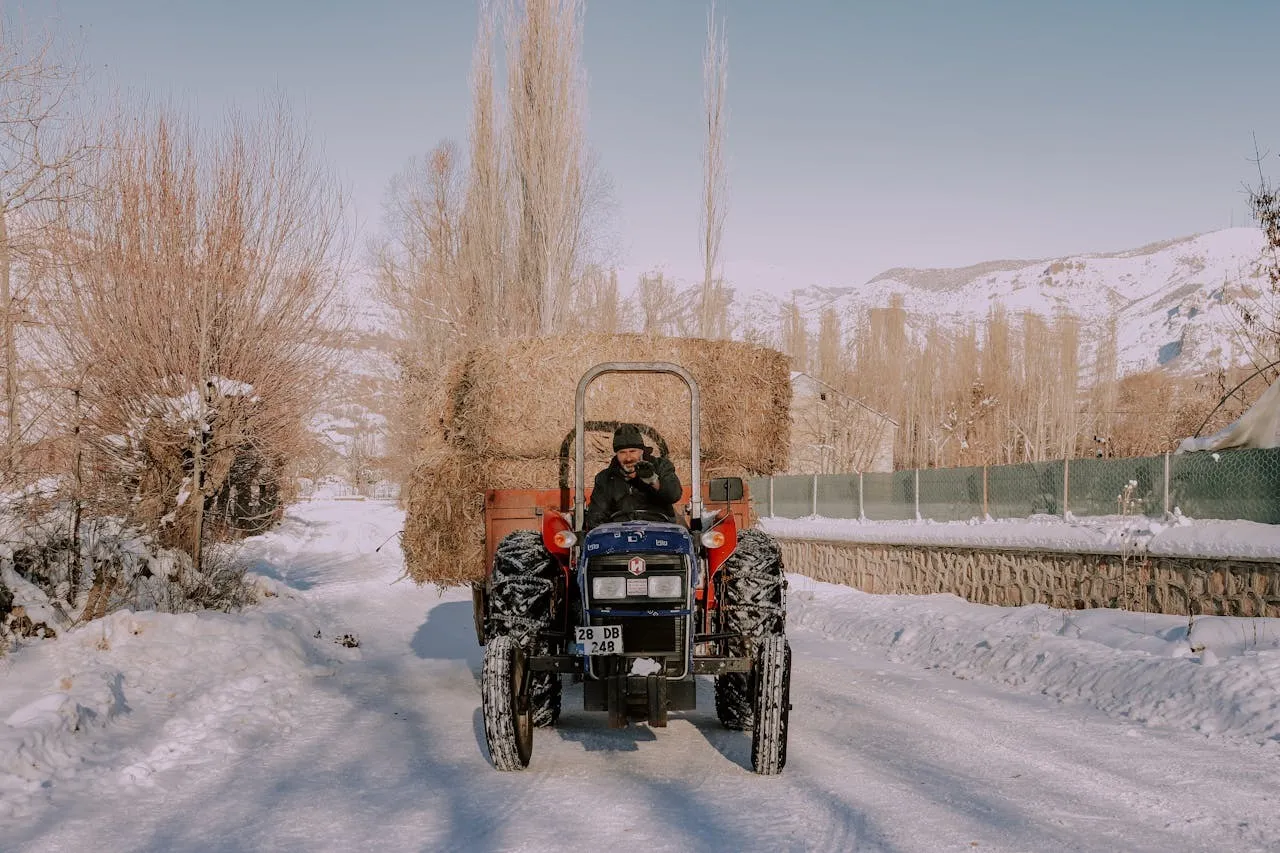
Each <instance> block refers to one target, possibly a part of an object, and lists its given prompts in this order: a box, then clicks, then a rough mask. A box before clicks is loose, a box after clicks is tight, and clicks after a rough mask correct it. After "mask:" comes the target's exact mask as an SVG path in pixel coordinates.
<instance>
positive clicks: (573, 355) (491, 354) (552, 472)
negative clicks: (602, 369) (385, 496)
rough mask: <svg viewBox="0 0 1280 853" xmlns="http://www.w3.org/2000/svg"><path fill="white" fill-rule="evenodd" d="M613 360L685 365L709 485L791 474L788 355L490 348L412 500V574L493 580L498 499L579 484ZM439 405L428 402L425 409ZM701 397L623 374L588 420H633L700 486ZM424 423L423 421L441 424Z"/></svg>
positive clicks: (474, 356)
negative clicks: (581, 433)
mask: <svg viewBox="0 0 1280 853" xmlns="http://www.w3.org/2000/svg"><path fill="white" fill-rule="evenodd" d="M604 361H672V362H675V363H676V364H679V365H681V366H683V367H685V368H686V369H688V370H689V371H690V373H692V374H693V376H694V378H695V379H697V381H698V384H699V387H700V389H701V392H702V424H701V439H702V451H703V453H702V455H703V463H702V479H703V480H704V481H705V480H706V479H707V478H709V477H714V476H752V475H756V474H769V473H773V472H774V471H777V470H782V469H784V468H785V466H786V463H787V450H788V447H789V443H790V417H789V412H790V404H791V381H790V378H791V374H790V369H789V364H788V361H787V359H786V357H785V356H783V355H782V354H780V353H778V352H775V351H773V350H769V349H765V348H763V347H757V346H753V345H750V344H742V343H737V342H732V341H705V340H694V339H683V338H653V337H645V336H640V335H607V336H606V335H592V336H579V337H573V338H539V339H522V340H515V341H509V342H505V343H502V344H496V345H493V346H488V347H481V348H478V349H475V350H472V351H471V352H469V353H468V354H467V355H466V356H465V357H464V358H463V359H461V360H460V361H459V362H458V363H456V364H454V365H452V366H451V367H450V368H449V370H448V374H447V380H446V382H447V386H448V392H447V400H448V403H447V405H446V407H445V412H444V416H443V418H441V419H439V423H440V426H441V432H440V433H437V434H430V435H427V436H424V440H423V442H422V444H421V446H420V450H419V453H418V457H417V459H416V460H415V466H414V470H413V474H412V476H411V477H410V480H409V484H408V487H407V489H406V491H405V494H406V498H405V528H404V533H403V535H402V541H401V545H402V548H403V549H404V553H405V568H406V574H407V575H408V576H409V577H410V578H412V579H413V580H414V581H416V582H417V583H419V584H421V583H427V582H430V583H434V584H437V585H439V586H441V587H446V586H450V585H453V584H459V583H466V582H469V581H473V580H480V579H482V578H483V577H484V573H485V566H484V512H483V508H484V492H485V490H486V489H553V488H558V487H561V486H563V485H567V486H569V487H572V486H573V467H572V466H573V446H572V443H569V445H568V446H567V451H568V464H567V465H562V463H561V451H562V450H563V449H566V445H565V440H566V438H568V437H569V436H570V435H571V432H572V429H573V418H574V411H573V403H574V392H575V389H576V387H577V383H578V380H579V379H580V378H581V376H582V374H583V373H585V372H586V371H587V369H588V368H590V367H591V366H593V365H595V364H598V363H600V362H604ZM424 399H425V398H424ZM688 413H689V394H688V389H687V388H686V387H685V385H684V383H683V382H682V381H680V379H679V378H677V377H674V376H632V375H611V376H605V377H602V378H601V379H599V380H597V382H595V383H594V384H593V385H592V388H591V390H590V392H589V395H588V400H587V408H586V416H587V419H588V421H593V420H594V421H600V422H603V423H604V424H611V423H612V422H615V421H632V422H637V423H642V424H646V425H648V426H651V427H653V428H654V429H655V430H656V431H657V432H658V433H659V434H660V435H661V436H662V437H663V438H664V439H665V441H666V442H667V451H668V456H669V457H670V458H671V460H672V462H673V463H674V464H675V466H676V473H677V474H678V475H679V476H680V480H681V482H682V483H684V484H685V485H686V486H687V485H690V480H691V470H692V465H691V461H690V458H689V450H690V448H689V414H688ZM430 420H431V419H430V418H429V417H423V418H422V422H423V423H428V422H430ZM611 438H612V427H611V426H602V427H600V428H599V429H598V430H597V431H595V432H591V433H588V435H587V440H586V450H587V452H586V464H585V468H586V477H585V479H586V482H587V483H588V485H589V484H590V482H591V480H592V479H593V478H594V476H595V474H596V472H597V471H599V470H600V469H601V468H603V467H605V466H606V465H608V464H609V460H610V458H611V457H612V455H613V448H612V443H611Z"/></svg>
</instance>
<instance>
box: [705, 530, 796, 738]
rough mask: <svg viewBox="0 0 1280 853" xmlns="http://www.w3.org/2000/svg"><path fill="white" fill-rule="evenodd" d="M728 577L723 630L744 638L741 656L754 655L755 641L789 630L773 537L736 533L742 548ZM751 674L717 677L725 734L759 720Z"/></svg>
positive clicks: (718, 704) (731, 562)
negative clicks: (755, 708)
mask: <svg viewBox="0 0 1280 853" xmlns="http://www.w3.org/2000/svg"><path fill="white" fill-rule="evenodd" d="M721 571H722V572H726V573H727V574H726V575H725V577H726V580H725V585H724V594H723V597H722V599H721V605H720V606H721V607H722V608H723V612H724V615H723V619H722V626H723V628H724V630H727V631H734V632H737V633H740V634H742V635H744V636H745V637H746V640H747V643H746V645H745V646H743V647H741V648H739V649H737V650H736V651H737V652H738V653H739V654H750V653H751V652H752V644H751V641H752V640H753V639H756V638H758V637H763V636H767V635H771V634H781V633H783V632H784V631H785V630H786V617H787V613H786V586H787V580H786V575H785V567H784V566H783V564H782V551H781V549H779V548H778V543H777V542H775V541H774V539H773V537H771V536H769V534H767V533H765V532H764V531H762V530H744V531H742V532H741V533H739V534H738V547H737V550H735V551H734V552H733V555H732V556H731V557H729V559H728V560H726V561H725V564H724V567H723V568H722V569H721ZM751 682H752V680H751V677H750V675H749V674H748V673H743V672H728V673H725V674H723V675H719V676H716V680H715V698H716V716H717V717H719V719H720V723H721V725H723V726H724V727H725V728H727V729H735V730H739V731H740V730H745V729H749V728H751V727H752V725H753V723H754V719H755V710H754V695H753V691H752V689H751V687H752V684H751Z"/></svg>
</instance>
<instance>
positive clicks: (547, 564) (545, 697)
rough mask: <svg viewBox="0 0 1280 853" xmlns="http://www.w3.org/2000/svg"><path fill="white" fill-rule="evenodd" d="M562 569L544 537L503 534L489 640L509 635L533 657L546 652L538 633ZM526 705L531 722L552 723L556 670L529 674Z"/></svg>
mask: <svg viewBox="0 0 1280 853" xmlns="http://www.w3.org/2000/svg"><path fill="white" fill-rule="evenodd" d="M559 572H560V567H559V566H558V565H557V564H556V562H555V560H554V559H552V557H551V554H550V553H549V552H548V551H547V549H546V546H544V545H543V544H542V535H541V534H540V533H538V532H537V531H534V530H517V531H515V532H513V533H509V534H507V536H505V537H504V538H503V539H502V541H501V542H499V543H498V548H497V551H496V553H495V554H494V558H493V574H492V577H491V578H490V587H489V624H488V625H487V626H486V629H485V630H486V631H487V633H488V635H489V636H490V637H496V636H510V637H511V638H512V639H513V640H515V641H516V642H517V643H519V644H520V645H522V646H524V647H525V648H526V649H528V650H529V652H530V653H531V654H543V653H546V652H547V651H549V648H548V644H547V642H546V640H545V639H544V638H542V637H540V636H539V634H540V632H542V631H544V630H546V629H547V628H549V627H550V626H551V622H552V619H553V617H554V615H555V614H554V613H552V605H553V604H554V601H553V599H554V595H555V586H556V584H555V579H556V577H557V575H558V574H559ZM529 701H530V704H531V705H532V706H533V724H534V725H535V726H538V727H546V726H552V725H555V723H556V720H558V719H559V717H560V707H561V706H560V701H561V684H560V676H559V674H558V673H554V672H537V673H533V674H532V675H531V676H530V683H529Z"/></svg>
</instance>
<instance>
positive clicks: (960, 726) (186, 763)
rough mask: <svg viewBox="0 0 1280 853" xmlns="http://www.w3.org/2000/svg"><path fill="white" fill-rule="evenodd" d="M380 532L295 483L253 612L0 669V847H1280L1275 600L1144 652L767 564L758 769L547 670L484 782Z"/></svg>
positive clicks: (428, 625)
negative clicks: (509, 759) (1193, 651)
mask: <svg viewBox="0 0 1280 853" xmlns="http://www.w3.org/2000/svg"><path fill="white" fill-rule="evenodd" d="M400 522H401V516H400V514H399V513H398V512H397V511H396V510H395V509H394V508H393V507H392V506H390V505H388V504H381V503H375V502H369V503H359V502H337V501H334V502H317V503H313V504H302V505H299V506H297V507H294V508H292V509H291V510H290V512H289V515H288V517H287V519H286V521H285V524H284V525H283V526H282V527H281V528H280V529H279V530H277V531H275V532H273V533H271V534H269V535H267V536H263V537H259V538H258V539H256V540H253V541H251V542H250V543H248V544H247V546H246V549H245V554H246V555H247V556H248V557H249V558H250V559H251V561H252V563H253V565H254V570H255V571H256V572H257V573H259V574H260V575H263V576H264V577H266V578H268V579H270V580H267V581H264V586H266V587H268V588H270V589H272V590H274V591H275V592H276V593H277V594H276V595H274V596H271V597H268V598H266V599H265V600H264V602H263V603H262V605H260V606H259V607H256V608H252V609H250V610H248V611H246V612H244V613H240V614H234V615H221V614H200V615H198V616H197V615H187V616H172V615H162V614H128V613H124V614H116V615H115V616H113V617H110V618H109V619H107V620H103V621H102V622H100V623H94V624H92V625H89V626H87V627H85V628H83V629H80V630H79V631H76V632H73V633H71V634H68V635H67V636H64V637H62V638H60V639H59V640H57V641H52V642H43V643H37V644H33V645H30V646H27V647H24V648H20V649H17V650H16V651H15V652H14V653H12V654H11V655H9V656H8V657H6V658H3V659H0V721H4V723H3V725H0V850H4V851H61V850H65V851H81V850H87V849H102V850H111V851H116V850H121V851H123V850H129V851H135V850H136V851H175V850H195V851H233V850H273V851H274V850H280V851H293V850H297V851H307V853H315V851H328V850H355V849H372V850H377V851H400V850H423V851H436V850H462V851H499V850H501V851H507V850H529V851H543V850H546V851H561V850H585V851H593V850H599V851H603V850H608V851H610V853H621V851H631V850H636V851H646V853H648V851H655V850H673V851H691V850H714V851H721V850H723V851H739V850H767V851H773V850H806V851H809V850H812V851H822V850H830V851H846V850H868V851H941V850H1001V851H1063V850H1087V851H1115V850H1126V851H1146V850H1150V851H1161V853H1167V851H1194V850H1205V851H1210V850H1212V851H1221V850H1233V851H1244V850H1274V849H1277V848H1278V847H1280V809H1278V808H1277V805H1278V804H1280V728H1278V727H1277V722H1276V721H1277V720H1278V719H1280V700H1278V699H1277V697H1278V696H1280V679H1278V678H1277V676H1280V628H1278V626H1277V624H1276V623H1277V622H1280V620H1256V621H1255V622H1254V623H1252V624H1253V628H1254V629H1255V631H1254V635H1253V642H1252V644H1251V645H1249V644H1246V645H1249V648H1247V649H1246V648H1240V649H1237V652H1238V653H1236V654H1234V655H1233V656H1232V657H1231V658H1230V659H1229V660H1223V661H1221V662H1220V663H1219V662H1217V661H1211V660H1209V659H1208V658H1207V656H1204V655H1202V656H1201V658H1192V657H1189V656H1187V655H1186V654H1182V653H1177V652H1174V653H1172V654H1171V653H1169V652H1168V651H1167V650H1161V649H1160V648H1157V646H1158V644H1159V643H1161V642H1164V641H1165V640H1168V641H1169V648H1173V647H1174V645H1175V641H1174V640H1173V639H1169V638H1170V637H1172V636H1173V634H1172V632H1173V630H1174V626H1175V623H1177V622H1178V620H1176V619H1174V618H1173V617H1141V622H1138V621H1135V620H1138V619H1139V615H1138V614H1118V615H1117V616H1116V619H1117V620H1119V621H1107V622H1106V626H1107V627H1106V629H1105V630H1104V629H1103V628H1101V627H1099V626H1097V625H1094V626H1093V627H1090V625H1089V623H1088V619H1087V617H1088V615H1089V614H1075V615H1074V617H1072V616H1069V615H1068V614H1062V613H1061V612H1060V611H1049V610H1048V609H1046V608H1017V609H1011V610H1003V611H1002V610H1000V609H999V608H980V607H978V606H976V605H969V604H967V603H965V602H962V601H959V600H958V599H954V598H951V597H949V596H930V597H928V598H924V599H908V598H893V597H888V596H866V595H863V594H861V593H857V592H854V591H850V590H843V589H839V588H834V587H828V586H826V585H822V584H815V583H813V582H809V581H806V580H805V579H803V578H800V577H795V578H793V588H792V594H791V602H790V605H791V620H792V626H793V627H792V628H791V630H790V631H789V633H790V636H791V641H792V645H793V649H794V652H795V671H794V681H793V686H792V701H793V704H794V706H795V710H794V711H793V713H792V730H791V743H790V750H789V761H788V766H787V769H786V770H785V771H784V773H783V774H782V775H781V776H779V777H759V776H756V775H754V774H752V773H751V772H750V770H749V766H750V739H749V735H748V734H747V733H742V732H728V731H724V730H722V729H721V728H720V727H719V725H718V723H717V722H716V718H715V713H714V710H713V709H712V701H711V695H710V690H709V687H710V683H709V681H708V683H707V684H706V685H702V686H701V688H700V692H699V696H698V703H699V710H697V711H695V712H690V713H687V714H681V715H675V716H673V719H672V722H671V725H670V727H669V728H667V729H666V730H651V729H649V728H648V727H646V726H644V725H633V726H632V727H630V728H629V729H626V730H624V731H612V730H609V729H608V728H607V727H606V725H605V720H604V715H601V714H586V713H584V712H582V711H581V710H580V708H581V694H580V690H579V689H578V688H575V687H568V688H567V689H566V697H565V713H564V714H563V716H562V718H561V724H560V726H559V727H558V728H557V729H554V730H541V731H538V732H537V734H536V735H535V739H534V756H533V763H532V765H531V767H530V768H529V770H527V771H526V772H523V773H498V772H496V771H494V770H493V769H492V768H491V766H490V765H489V763H488V760H487V755H486V752H485V747H484V733H483V726H482V723H481V719H480V708H479V689H478V687H477V673H478V672H479V668H480V660H481V649H480V647H479V646H478V645H477V644H476V642H475V635H474V632H473V630H472V626H471V611H470V607H471V605H470V598H469V595H467V594H465V593H464V592H463V591H460V590H451V591H448V592H446V593H445V594H443V595H440V594H438V593H437V592H436V591H435V590H434V589H431V588H425V589H422V588H417V587H415V586H413V585H412V584H411V583H410V582H407V581H400V582H398V583H395V581H396V578H397V577H398V576H399V574H400V571H401V563H400V555H399V550H398V548H397V546H396V543H395V542H394V540H393V541H392V542H391V543H389V544H388V545H387V546H386V547H384V548H382V550H381V552H379V553H375V552H374V549H375V548H376V547H377V546H378V545H379V543H381V542H382V541H384V540H385V539H386V538H387V537H388V536H390V535H391V534H393V533H394V532H395V531H396V530H397V529H398V527H399V524H400ZM791 568H792V569H796V568H800V567H791ZM1099 618H1102V617H1099ZM1106 618H1107V619H1110V618H1111V617H1110V616H1107V617H1106ZM1126 618H1128V619H1129V620H1131V621H1130V622H1125V621H1124V620H1125V619H1126ZM1072 619H1075V620H1076V621H1072ZM1080 620H1084V621H1080ZM1181 622H1182V625H1183V626H1185V623H1186V620H1181ZM1139 624H1140V625H1141V626H1142V630H1143V631H1145V632H1146V636H1145V637H1143V638H1141V640H1140V641H1138V640H1135V641H1134V643H1133V645H1134V646H1135V648H1132V649H1125V648H1124V645H1125V644H1124V643H1120V642H1115V641H1113V640H1111V639H1108V638H1114V637H1115V636H1118V635H1120V634H1121V633H1124V632H1129V631H1132V633H1134V635H1135V636H1136V635H1137V634H1138V633H1139V632H1138V630H1137V628H1136V626H1138V625H1139ZM1258 625H1261V626H1262V632H1263V633H1262V636H1261V638H1259V636H1258V634H1257V631H1256V629H1257V627H1258ZM1068 626H1070V627H1069V628H1068ZM1218 628H1219V629H1220V630H1221V631H1228V632H1229V630H1234V628H1233V627H1232V626H1230V625H1228V624H1227V622H1226V620H1224V621H1223V622H1222V624H1220V625H1219V626H1218ZM1090 632H1092V633H1090ZM1268 632H1274V634H1275V636H1271V634H1269V633H1268ZM317 633H318V634H319V636H318V637H317V636H316V635H317ZM348 634H349V635H352V636H353V637H355V638H357V639H358V641H359V645H358V647H356V648H348V647H346V646H345V645H343V644H342V643H341V642H339V641H340V640H341V639H342V638H343V636H344V635H348ZM1091 636H1092V637H1095V638H1096V639H1090V637H1091ZM1205 636H1210V637H1211V636H1213V631H1212V630H1210V631H1209V632H1208V633H1207V634H1205ZM1224 636H1225V635H1224ZM984 644H985V647H984ZM1240 645H1241V643H1240V642H1239V638H1238V637H1237V638H1236V646H1240ZM1226 648H1227V645H1226V644H1225V642H1224V644H1223V646H1222V649H1223V650H1224V651H1223V654H1225V653H1226V652H1225V649H1226ZM1055 661H1057V662H1058V663H1059V666H1057V667H1055V666H1054V662H1055ZM1064 661H1065V662H1067V663H1070V664H1071V665H1070V666H1068V667H1066V668H1065V669H1064V667H1063V662H1064ZM1108 661H1110V662H1111V663H1108ZM1210 663H1219V665H1218V666H1217V667H1211V666H1208V664H1210ZM931 664H932V665H931ZM1112 664H1114V665H1112ZM1138 665H1141V666H1142V667H1145V668H1140V669H1137V670H1135V669H1133V667H1135V666H1138ZM1089 666H1092V667H1094V668H1096V669H1097V670H1099V671H1100V672H1101V673H1102V675H1101V676H1100V677H1099V679H1098V680H1093V681H1086V680H1082V678H1081V674H1080V673H1081V670H1082V669H1083V668H1084V667H1089ZM1124 667H1129V669H1124ZM1232 667H1239V669H1233V668H1232ZM1157 669H1158V670H1159V671H1160V673H1161V674H1160V675H1159V676H1156V675H1152V674H1151V673H1152V672H1154V671H1155V670H1157ZM1066 670H1070V671H1069V672H1068V671H1066ZM1055 672H1057V673H1059V674H1060V676H1061V677H1059V678H1057V679H1056V680H1054V677H1053V673H1055ZM1107 672H1110V673H1113V674H1114V673H1127V674H1125V675H1124V676H1123V677H1122V678H1121V679H1117V681H1121V680H1122V681H1125V682H1126V683H1127V684H1128V685H1129V686H1130V687H1131V688H1132V689H1131V690H1130V689H1129V688H1126V687H1125V686H1124V685H1119V686H1111V687H1108V688H1106V689H1105V690H1103V689H1102V688H1101V687H1100V686H1099V685H1101V684H1104V683H1105V682H1106V678H1105V677H1104V676H1105V673H1107ZM1206 673H1218V674H1219V676H1220V677H1219V678H1218V680H1216V681H1215V680H1206V677H1205V676H1204V674H1206ZM1251 679H1252V680H1253V681H1256V682H1257V685H1258V686H1257V688H1256V689H1254V688H1252V687H1250V686H1249V684H1250V680H1251ZM1086 684H1092V685H1093V688H1092V689H1090V688H1088V687H1086V686H1082V685H1086ZM1162 684H1172V685H1174V686H1173V687H1171V688H1170V689H1169V690H1167V691H1166V694H1165V695H1163V696H1161V695H1157V694H1159V692H1160V691H1159V689H1156V688H1157V687H1158V686H1159V685H1162ZM1179 685H1182V686H1181V687H1180V686H1179ZM1215 685H1216V686H1215ZM1241 685H1244V686H1243V687H1242V686H1241ZM1214 690H1216V691H1218V693H1217V694H1216V695H1202V694H1212V692H1213V691H1214ZM1099 691H1101V692H1099ZM1126 691H1128V692H1126ZM1144 691H1145V692H1144ZM1103 694H1105V695H1103ZM1223 697H1226V698H1225V699H1223ZM1197 703H1198V704H1197ZM1251 703H1252V704H1251ZM1166 705H1169V706H1173V705H1177V706H1180V707H1166ZM1186 705H1190V706H1192V707H1190V708H1188V707H1185V706H1186Z"/></svg>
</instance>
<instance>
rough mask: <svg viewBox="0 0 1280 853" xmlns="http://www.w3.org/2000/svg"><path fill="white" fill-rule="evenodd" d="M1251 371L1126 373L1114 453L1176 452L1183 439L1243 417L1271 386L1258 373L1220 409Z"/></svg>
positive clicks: (1119, 400) (1120, 386) (1120, 389)
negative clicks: (1229, 393) (1171, 373)
mask: <svg viewBox="0 0 1280 853" xmlns="http://www.w3.org/2000/svg"><path fill="white" fill-rule="evenodd" d="M1250 372H1251V371H1246V370H1244V369H1236V370H1232V371H1225V372H1218V373H1212V374H1206V375H1203V376H1196V377H1185V376H1173V375H1170V374H1168V373H1165V372H1164V371H1161V370H1151V371H1147V372H1145V373H1137V374H1133V375H1130V376H1126V377H1125V378H1123V379H1121V380H1120V381H1119V383H1118V389H1117V408H1118V411H1117V413H1116V416H1115V422H1114V428H1113V431H1112V434H1111V437H1110V439H1111V440H1110V445H1111V447H1110V450H1111V453H1112V454H1113V455H1115V456H1154V455H1157V454H1160V453H1165V452H1167V451H1172V450H1173V449H1174V448H1176V447H1177V445H1178V442H1179V441H1181V440H1182V439H1184V438H1189V437H1191V436H1194V435H1196V434H1197V432H1198V433H1199V434H1200V435H1211V434H1212V433H1214V432H1217V431H1218V430H1220V429H1222V428H1223V427H1225V426H1226V425H1227V424H1229V423H1231V422H1232V421H1234V420H1236V419H1237V418H1238V417H1240V415H1242V414H1243V413H1244V411H1245V410H1246V409H1248V407H1249V406H1250V405H1252V403H1253V401H1254V400H1256V399H1257V398H1258V397H1259V396H1261V394H1262V392H1263V391H1265V390H1266V389H1267V382H1266V381H1265V380H1263V379H1261V378H1256V379H1254V380H1252V381H1251V382H1248V383H1246V384H1245V386H1244V387H1243V388H1241V389H1240V390H1239V391H1238V392H1237V393H1236V394H1235V395H1232V396H1231V398H1230V399H1228V400H1227V401H1226V402H1224V403H1223V404H1222V406H1221V407H1220V408H1218V409H1217V411H1214V407H1215V406H1217V405H1218V402H1219V401H1220V400H1222V399H1223V397H1224V396H1226V394H1227V392H1228V391H1229V390H1230V389H1231V388H1233V387H1234V386H1235V385H1236V384H1237V383H1239V382H1240V381H1241V380H1242V379H1244V378H1245V377H1246V376H1248V374H1249V373H1250ZM1211 412H1212V416H1211V417H1210V413H1211ZM1206 418H1209V420H1208V422H1206V420H1205V419H1206ZM1201 425H1203V428H1202V426H1201Z"/></svg>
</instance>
